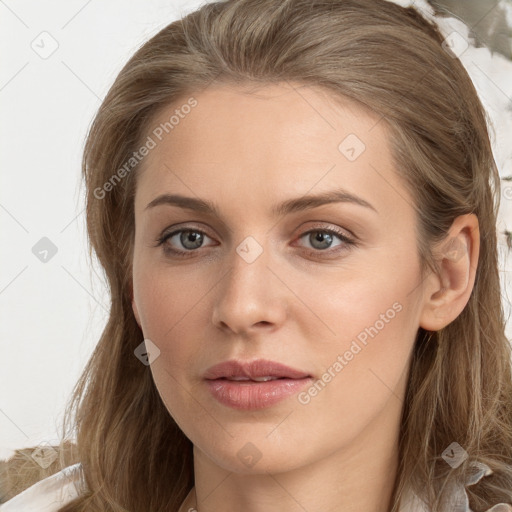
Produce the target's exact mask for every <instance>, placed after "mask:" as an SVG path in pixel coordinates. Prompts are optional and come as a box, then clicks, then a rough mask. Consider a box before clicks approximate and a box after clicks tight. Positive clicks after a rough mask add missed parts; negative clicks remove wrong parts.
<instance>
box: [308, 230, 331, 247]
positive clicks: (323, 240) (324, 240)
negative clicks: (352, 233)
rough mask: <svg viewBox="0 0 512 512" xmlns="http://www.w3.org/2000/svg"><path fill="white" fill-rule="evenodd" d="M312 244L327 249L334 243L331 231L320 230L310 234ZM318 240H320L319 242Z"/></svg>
mask: <svg viewBox="0 0 512 512" xmlns="http://www.w3.org/2000/svg"><path fill="white" fill-rule="evenodd" d="M310 241H311V245H312V246H313V247H315V248H317V249H327V248H328V247H329V246H330V245H331V243H332V236H331V235H330V234H329V233H325V232H322V231H318V232H317V233H316V234H313V233H312V234H311V235H310ZM316 242H320V244H317V243H316Z"/></svg>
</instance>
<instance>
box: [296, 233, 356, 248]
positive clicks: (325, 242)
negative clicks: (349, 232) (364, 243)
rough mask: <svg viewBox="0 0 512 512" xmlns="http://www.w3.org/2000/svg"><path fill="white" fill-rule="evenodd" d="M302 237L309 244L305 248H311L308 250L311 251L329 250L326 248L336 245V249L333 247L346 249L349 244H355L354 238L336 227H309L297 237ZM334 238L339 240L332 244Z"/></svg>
mask: <svg viewBox="0 0 512 512" xmlns="http://www.w3.org/2000/svg"><path fill="white" fill-rule="evenodd" d="M302 239H304V240H305V241H306V242H307V243H308V244H309V246H307V245H306V248H307V249H312V250H311V251H310V252H313V253H320V252H322V251H325V252H331V251H328V250H329V249H332V248H336V247H338V249H334V250H336V251H338V250H343V249H348V248H349V247H350V246H351V245H354V244H355V241H354V240H352V239H351V238H349V237H348V236H346V235H345V234H344V233H342V232H341V231H338V230H337V229H311V230H309V231H306V232H305V233H303V234H302V235H301V236H300V237H299V240H302ZM336 239H338V240H339V242H338V243H337V244H334V242H335V241H336ZM333 244H334V245H333Z"/></svg>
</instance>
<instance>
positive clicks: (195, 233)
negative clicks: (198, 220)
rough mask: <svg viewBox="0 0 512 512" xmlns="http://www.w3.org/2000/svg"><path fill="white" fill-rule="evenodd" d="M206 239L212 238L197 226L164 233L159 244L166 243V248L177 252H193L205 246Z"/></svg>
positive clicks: (159, 239) (168, 250)
mask: <svg viewBox="0 0 512 512" xmlns="http://www.w3.org/2000/svg"><path fill="white" fill-rule="evenodd" d="M205 239H208V240H212V239H211V238H210V237H209V236H208V235H207V234H206V233H205V232H204V231H201V230H200V229H195V228H193V229H192V228H189V229H179V230H175V231H173V232H171V233H167V234H165V233H164V234H163V235H162V236H161V237H160V238H158V240H157V242H158V244H157V245H164V244H165V245H164V250H165V251H167V252H171V253H175V254H185V253H187V252H193V251H194V250H196V249H199V248H201V247H203V243H204V241H205Z"/></svg>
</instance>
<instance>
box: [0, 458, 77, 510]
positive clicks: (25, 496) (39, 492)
mask: <svg viewBox="0 0 512 512" xmlns="http://www.w3.org/2000/svg"><path fill="white" fill-rule="evenodd" d="M82 488H83V477H82V467H81V463H80V462H77V463H76V464H72V465H71V466H67V467H65V468H64V469H62V470H60V471H58V472H57V473H54V474H53V475H51V476H49V477H46V478H44V479H43V480H40V481H39V482H37V483H35V484H33V485H31V486H30V487H28V488H27V489H25V490H24V491H22V492H21V493H19V494H17V495H16V496H14V497H13V498H11V499H10V500H9V501H7V502H6V503H4V504H3V505H0V512H15V511H16V512H30V511H33V510H38V511H39V512H56V511H58V510H59V508H60V507H62V506H63V505H65V504H67V503H69V502H70V501H72V500H73V499H75V498H76V497H77V496H79V495H80V492H81V489H82Z"/></svg>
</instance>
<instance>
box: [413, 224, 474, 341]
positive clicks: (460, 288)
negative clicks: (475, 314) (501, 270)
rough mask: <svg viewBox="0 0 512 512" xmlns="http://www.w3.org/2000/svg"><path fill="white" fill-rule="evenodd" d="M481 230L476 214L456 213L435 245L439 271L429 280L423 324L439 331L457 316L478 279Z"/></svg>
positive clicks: (421, 325)
mask: <svg viewBox="0 0 512 512" xmlns="http://www.w3.org/2000/svg"><path fill="white" fill-rule="evenodd" d="M479 251H480V232H479V229H478V219H477V217H476V215H474V214H466V215H461V216H459V217H457V218H456V219H455V220H454V221H453V223H452V226H451V227H450V229H449V231H448V234H447V236H446V237H445V239H444V240H443V241H442V242H440V243H439V244H438V245H437V246H436V247H435V248H434V257H435V258H436V261H437V263H438V265H439V273H438V274H434V273H432V274H431V275H430V276H429V277H428V278H427V280H426V282H425V286H424V287H423V288H424V291H425V296H424V304H423V310H422V314H421V317H420V327H423V328H424V329H426V330H428V331H438V330H440V329H442V328H443V327H446V326H447V325H448V324H449V323H451V322H452V321H453V320H455V318H457V317H458V316H459V315H460V313H461V312H462V310H463V309H464V307H465V306H466V304H467V302H468V300H469V297H470V296H471V292H472V290H473V285H474V283H475V276H476V268H477V264H478V255H479Z"/></svg>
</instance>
